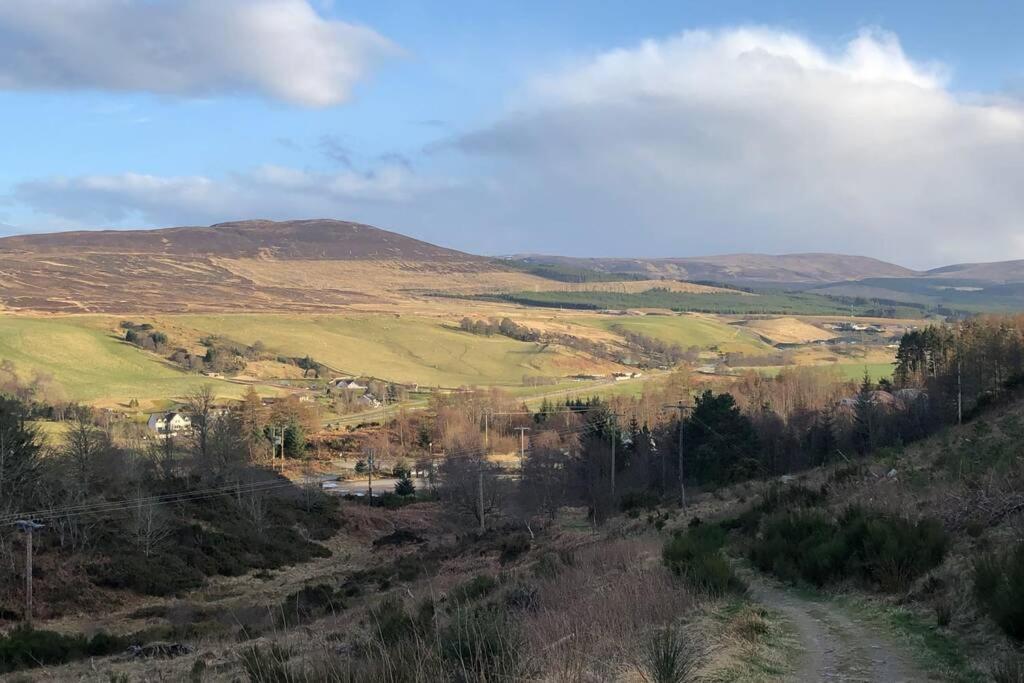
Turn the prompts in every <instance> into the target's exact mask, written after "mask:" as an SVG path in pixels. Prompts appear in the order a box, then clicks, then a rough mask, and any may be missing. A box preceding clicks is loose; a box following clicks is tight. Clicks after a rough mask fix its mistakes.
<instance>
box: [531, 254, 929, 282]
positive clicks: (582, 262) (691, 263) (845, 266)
mask: <svg viewBox="0 0 1024 683" xmlns="http://www.w3.org/2000/svg"><path fill="white" fill-rule="evenodd" d="M518 258H521V259H523V260H525V261H528V262H539V263H545V262H546V263H558V264H564V265H570V266H575V267H577V268H589V269H593V270H599V271H604V272H611V273H638V274H642V275H645V276H647V277H652V278H661V277H666V278H677V279H682V280H697V281H700V280H710V281H714V282H723V283H737V284H811V283H826V282H839V281H846V280H860V279H863V278H871V277H912V276H913V275H915V274H916V273H915V272H914V271H912V270H909V269H907V268H904V267H902V266H898V265H895V264H892V263H886V262H885V261H879V260H878V259H873V258H869V257H866V256H848V255H845V254H782V255H770V254H725V255H722V256H695V257H688V258H648V259H645V258H572V257H563V256H524V257H518Z"/></svg>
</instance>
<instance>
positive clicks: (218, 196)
mask: <svg viewBox="0 0 1024 683" xmlns="http://www.w3.org/2000/svg"><path fill="white" fill-rule="evenodd" d="M448 187H453V186H452V184H451V181H445V180H440V179H426V178H419V177H417V176H415V175H413V174H412V172H411V171H410V170H409V169H408V168H407V167H406V166H404V165H401V164H389V165H381V166H379V167H376V168H374V169H372V170H368V171H357V170H345V171H342V172H337V173H317V172H312V171H307V170H300V169H295V168H290V167H285V166H275V165H265V166H261V167H259V168H255V169H251V170H248V171H245V172H240V173H236V174H233V175H232V176H230V177H228V178H223V179H213V178H208V177H205V176H179V177H167V176H155V175H149V174H141V173H122V174H117V175H88V176H76V177H70V178H69V177H53V178H46V179H42V180H35V181H28V182H24V183H21V184H19V185H17V186H16V187H15V190H14V199H15V200H16V201H19V202H21V203H23V204H26V205H29V206H32V207H35V209H36V210H38V211H41V212H43V213H46V214H49V215H51V216H57V217H60V218H63V219H66V220H69V221H71V222H72V223H73V224H75V225H90V224H91V225H105V224H111V223H114V224H119V223H125V222H129V223H130V222H141V223H145V224H149V225H165V226H166V225H171V224H183V223H184V224H206V223H212V222H217V221H223V220H227V219H232V218H234V219H241V218H253V217H261V218H264V217H265V218H279V219H284V218H294V217H297V216H298V217H321V216H325V217H330V216H339V217H341V216H345V217H350V215H351V217H355V215H354V214H358V215H359V216H363V215H365V214H364V212H367V211H373V210H374V207H379V206H382V205H387V206H391V207H395V208H398V209H400V210H403V211H404V210H406V208H407V207H410V206H412V205H414V204H415V202H416V201H417V200H419V199H420V198H422V197H423V196H425V195H432V196H436V195H437V194H438V193H440V192H442V191H443V190H445V188H448Z"/></svg>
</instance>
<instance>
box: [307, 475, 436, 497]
mask: <svg viewBox="0 0 1024 683" xmlns="http://www.w3.org/2000/svg"><path fill="white" fill-rule="evenodd" d="M412 481H413V484H415V485H416V490H417V491H422V490H425V489H426V488H427V480H426V479H413V480H412ZM396 483H398V479H396V478H395V477H383V478H380V479H378V478H377V477H374V478H373V494H374V495H375V496H379V495H380V494H382V493H394V491H395V484H396ZM321 486H323V489H324V491H325V492H326V493H333V494H335V495H339V496H346V495H349V494H351V495H366V479H351V480H349V481H334V480H332V479H331V478H330V477H328V478H326V479H324V481H323V483H322V484H321Z"/></svg>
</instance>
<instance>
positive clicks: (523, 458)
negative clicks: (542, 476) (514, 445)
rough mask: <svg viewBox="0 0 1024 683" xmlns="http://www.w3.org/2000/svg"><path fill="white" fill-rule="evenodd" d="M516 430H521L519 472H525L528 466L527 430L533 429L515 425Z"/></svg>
mask: <svg viewBox="0 0 1024 683" xmlns="http://www.w3.org/2000/svg"><path fill="white" fill-rule="evenodd" d="M514 431H517V432H519V473H520V474H522V473H523V468H524V467H525V466H526V432H529V431H531V430H530V428H529V427H515V429H514Z"/></svg>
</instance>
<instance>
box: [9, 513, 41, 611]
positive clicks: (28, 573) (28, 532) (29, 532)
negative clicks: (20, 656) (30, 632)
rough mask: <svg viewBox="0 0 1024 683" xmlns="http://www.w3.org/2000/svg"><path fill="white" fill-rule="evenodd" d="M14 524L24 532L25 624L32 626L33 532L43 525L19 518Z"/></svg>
mask: <svg viewBox="0 0 1024 683" xmlns="http://www.w3.org/2000/svg"><path fill="white" fill-rule="evenodd" d="M14 525H15V526H16V527H18V528H19V529H21V530H22V531H23V532H25V624H26V625H27V626H28V628H32V551H33V541H34V540H35V539H34V536H33V532H34V531H35V530H36V529H42V528H43V525H42V524H37V523H35V522H33V521H32V520H27V519H20V520H18V521H17V522H15V523H14Z"/></svg>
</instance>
